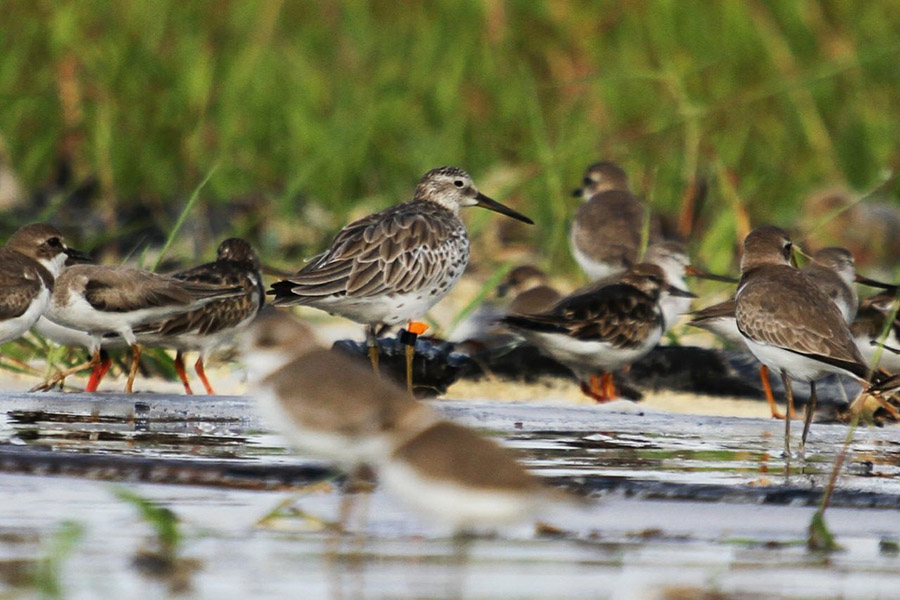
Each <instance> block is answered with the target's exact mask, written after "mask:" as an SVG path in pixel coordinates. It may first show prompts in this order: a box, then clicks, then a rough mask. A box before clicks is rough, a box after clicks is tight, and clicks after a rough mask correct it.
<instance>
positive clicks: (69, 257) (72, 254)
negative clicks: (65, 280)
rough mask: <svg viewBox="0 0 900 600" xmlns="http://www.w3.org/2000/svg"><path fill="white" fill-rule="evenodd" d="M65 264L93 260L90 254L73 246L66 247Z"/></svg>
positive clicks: (80, 263)
mask: <svg viewBox="0 0 900 600" xmlns="http://www.w3.org/2000/svg"><path fill="white" fill-rule="evenodd" d="M65 252H66V266H72V265H86V264H91V263H93V262H94V259H93V258H91V255H90V254H88V253H87V252H82V251H81V250H76V249H75V248H66V250H65Z"/></svg>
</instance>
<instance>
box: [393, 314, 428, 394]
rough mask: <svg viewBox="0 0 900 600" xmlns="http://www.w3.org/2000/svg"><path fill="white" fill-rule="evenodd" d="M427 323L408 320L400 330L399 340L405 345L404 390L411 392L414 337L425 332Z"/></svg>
mask: <svg viewBox="0 0 900 600" xmlns="http://www.w3.org/2000/svg"><path fill="white" fill-rule="evenodd" d="M427 329H428V325H426V324H425V323H421V322H419V321H409V322H408V323H407V324H406V330H404V331H401V332H400V342H401V343H402V344H403V345H404V346H406V391H407V392H409V395H410V396H412V393H413V358H414V357H415V355H416V339H417V338H418V337H419V335H421V334H423V333H425V331H426V330H427Z"/></svg>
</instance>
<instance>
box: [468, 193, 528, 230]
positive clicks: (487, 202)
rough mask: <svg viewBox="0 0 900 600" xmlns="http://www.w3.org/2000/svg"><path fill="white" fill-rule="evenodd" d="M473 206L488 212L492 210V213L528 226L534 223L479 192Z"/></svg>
mask: <svg viewBox="0 0 900 600" xmlns="http://www.w3.org/2000/svg"><path fill="white" fill-rule="evenodd" d="M475 205H476V206H480V207H482V208H486V209H488V210H492V211H494V212H498V213H500V214H501V215H506V216H507V217H512V218H513V219H516V220H518V221H522V222H523V223H528V224H529V225H534V221H532V220H531V219H529V218H528V217H526V216H525V215H523V214H521V213H518V212H516V211H514V210H513V209H511V208H509V207H508V206H504V205H502V204H500V203H499V202H497V201H496V200H492V199H491V198H488V197H487V196H485V195H484V194H482V193H481V192H478V195H477V196H475Z"/></svg>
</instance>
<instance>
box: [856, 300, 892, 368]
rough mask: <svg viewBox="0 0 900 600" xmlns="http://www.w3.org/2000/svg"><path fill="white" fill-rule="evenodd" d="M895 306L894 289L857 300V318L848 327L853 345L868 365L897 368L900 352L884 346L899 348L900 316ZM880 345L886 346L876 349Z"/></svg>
mask: <svg viewBox="0 0 900 600" xmlns="http://www.w3.org/2000/svg"><path fill="white" fill-rule="evenodd" d="M896 307H897V293H896V292H894V291H886V292H881V293H880V294H876V295H874V296H871V297H869V298H866V299H865V300H863V301H862V304H860V307H859V311H858V312H857V315H856V320H855V321H853V325H851V327H850V331H851V332H852V333H853V338H854V339H855V340H856V346H857V348H859V351H860V354H862V355H863V357H865V359H866V362H867V363H868V364H869V367H870V368H873V369H874V368H876V367H877V368H883V369H885V370H887V371H889V372H891V373H897V372H900V355H898V354H896V353H895V352H891V351H890V350H886V349H887V348H900V319H898V318H897V315H896ZM890 319H893V320H890ZM889 320H890V321H889ZM882 338H883V339H882ZM881 345H883V346H884V347H885V349H882V350H880V351H879V346H881Z"/></svg>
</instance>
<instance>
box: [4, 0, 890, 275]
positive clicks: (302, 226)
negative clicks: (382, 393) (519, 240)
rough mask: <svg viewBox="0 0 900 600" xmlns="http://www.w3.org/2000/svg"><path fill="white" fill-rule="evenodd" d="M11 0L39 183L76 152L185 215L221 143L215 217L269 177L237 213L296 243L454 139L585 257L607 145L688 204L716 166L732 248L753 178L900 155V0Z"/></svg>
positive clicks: (448, 153)
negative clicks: (583, 212) (400, 0)
mask: <svg viewBox="0 0 900 600" xmlns="http://www.w3.org/2000/svg"><path fill="white" fill-rule="evenodd" d="M4 13H5V18H6V20H7V21H8V22H10V23H16V26H15V27H7V28H5V29H4V31H3V33H2V34H0V144H2V145H3V146H5V149H6V152H7V153H8V156H9V160H10V162H11V164H12V167H13V169H14V170H15V172H16V173H17V174H18V175H19V176H20V177H21V179H22V181H23V183H24V184H25V187H26V188H28V189H35V188H38V187H41V186H42V185H43V184H44V183H45V182H46V181H47V180H48V179H49V178H50V177H51V175H52V172H53V169H54V165H55V164H56V162H57V161H58V160H59V158H60V157H65V158H66V159H68V160H69V161H71V164H72V166H73V168H74V170H75V173H76V175H77V179H84V178H86V177H88V176H94V177H96V179H97V181H98V182H99V187H100V196H101V198H102V199H103V202H104V206H105V208H106V209H107V210H117V209H118V210H121V209H122V208H123V207H126V206H128V205H134V204H137V203H142V204H145V205H147V206H149V207H150V208H151V210H154V211H155V213H154V214H155V215H157V218H158V219H159V220H161V221H162V223H161V226H162V228H163V230H164V231H171V230H172V229H173V227H174V222H175V219H176V217H177V215H178V214H179V212H180V207H181V206H183V204H184V202H185V201H186V198H187V197H188V196H189V195H190V193H191V191H192V190H194V189H195V188H196V187H197V186H198V184H199V183H200V182H201V181H202V180H203V178H204V177H205V176H206V174H208V173H209V172H210V171H211V169H212V167H213V166H214V165H220V168H219V169H218V171H217V172H216V174H215V177H213V178H212V179H211V180H210V181H209V182H208V184H207V186H206V187H204V188H203V190H202V193H201V198H200V203H201V204H202V205H203V207H204V210H203V211H201V212H200V214H199V216H198V217H197V218H198V219H202V218H203V215H204V214H208V212H209V211H214V210H216V209H218V208H220V207H223V206H225V205H228V204H229V203H232V202H233V201H234V200H235V199H242V200H246V199H248V198H250V199H252V200H253V202H254V205H255V206H256V209H255V210H254V211H251V214H250V215H249V216H247V217H244V218H242V219H235V221H234V223H233V227H234V229H235V231H233V232H232V233H235V234H244V233H247V232H254V231H255V232H257V233H256V235H257V237H258V238H259V239H256V240H255V241H256V242H257V243H260V244H261V247H262V249H263V252H264V254H265V253H268V254H273V253H274V252H275V249H276V248H279V247H287V248H288V249H289V250H288V256H285V257H284V260H285V261H295V260H296V259H299V257H300V255H302V254H306V253H308V252H310V251H311V250H312V249H314V248H317V247H320V246H321V245H322V244H323V243H325V241H327V238H328V236H329V235H330V234H332V233H333V232H334V231H335V230H336V229H337V228H338V227H340V226H341V225H342V224H343V223H344V222H346V220H347V219H349V218H351V217H352V216H358V215H359V214H360V213H363V212H365V211H369V210H372V209H375V208H380V207H383V206H386V205H389V204H392V203H394V202H396V201H399V200H403V199H407V198H408V197H409V196H410V193H411V191H412V189H413V186H414V185H415V182H416V181H417V179H418V178H419V176H420V175H421V174H422V173H424V172H425V171H426V170H428V169H429V168H431V167H434V166H438V165H442V164H456V165H459V166H462V167H464V168H466V169H467V170H469V171H470V172H471V173H472V174H473V176H474V177H475V180H476V182H477V183H479V184H480V186H481V187H482V190H483V191H485V192H486V193H487V194H489V195H493V196H495V197H497V198H498V199H499V200H502V201H506V202H510V203H511V204H513V205H514V206H516V207H517V208H519V209H521V210H523V211H525V212H526V213H528V214H530V215H532V216H533V217H535V220H536V221H538V226H537V227H535V228H534V229H533V230H528V231H527V232H526V235H529V236H532V239H533V240H535V241H537V240H540V242H541V248H542V249H543V256H544V259H545V260H546V262H547V264H548V266H552V267H555V268H557V269H564V270H572V269H573V264H572V262H571V260H570V259H569V257H568V251H567V247H566V242H565V230H566V219H567V218H568V217H569V215H570V214H571V212H572V209H573V203H572V200H571V199H569V198H568V191H569V190H570V189H571V188H572V187H574V185H576V184H577V182H578V180H579V179H580V177H581V174H582V171H583V169H584V168H585V167H586V166H587V164H589V163H590V162H593V161H595V160H597V159H600V158H614V159H616V160H618V161H620V162H621V163H622V164H623V165H624V166H625V167H626V168H627V169H628V171H629V172H630V173H631V174H632V177H633V180H634V181H635V182H636V183H637V187H638V188H639V189H640V190H641V191H642V192H643V193H644V194H645V195H647V196H648V197H652V199H653V202H654V204H655V206H656V207H657V208H658V209H659V210H661V211H663V212H667V213H670V214H672V213H675V212H677V210H678V206H679V203H680V199H681V196H682V193H683V190H684V188H685V186H686V185H688V183H689V181H690V180H691V178H692V177H693V176H694V175H695V174H701V175H704V176H707V177H710V178H711V180H712V181H711V184H710V195H709V198H708V200H707V203H706V214H705V215H704V217H705V221H706V222H707V223H709V228H708V236H709V237H710V241H709V242H707V241H706V240H703V241H701V242H699V243H697V244H696V249H697V250H698V251H699V253H700V257H701V259H702V260H704V261H707V262H710V263H716V262H718V263H721V262H722V261H723V259H721V258H718V257H719V256H720V255H721V249H722V246H723V245H730V244H733V242H734V236H733V231H734V230H735V228H736V222H735V220H736V214H737V213H735V211H734V210H733V202H734V199H735V198H739V199H740V200H741V201H742V202H743V203H744V204H745V205H746V207H747V208H748V210H749V212H750V216H751V219H752V221H753V222H754V223H761V222H778V223H782V224H785V223H787V224H790V223H792V222H793V221H794V219H795V218H796V217H797V214H798V209H799V201H800V200H801V199H802V198H804V197H805V196H806V195H807V194H809V193H810V192H812V191H814V190H816V189H818V188H820V187H822V186H823V185H828V184H834V183H843V184H847V185H849V186H852V187H853V188H856V189H867V188H869V187H871V186H872V185H873V184H874V183H876V182H877V181H879V179H880V177H881V174H882V172H883V171H884V170H885V169H896V168H897V167H898V166H900V150H898V146H897V143H896V141H897V140H898V139H900V112H898V111H897V110H896V101H897V98H898V91H900V69H898V68H897V63H898V59H900V41H898V40H900V4H897V3H890V2H864V3H856V2H854V3H847V2H841V1H823V2H812V1H809V2H780V1H771V2H766V1H761V0H760V1H749V0H748V1H744V0H740V1H739V0H732V1H726V0H723V1H721V2H708V1H705V0H654V1H651V0H645V1H641V0H635V1H632V2H627V3H623V4H620V3H613V2H589V1H570V2H563V1H555V0H548V1H546V2H540V1H537V0H534V1H522V0H506V1H505V0H484V1H482V0H477V1H476V0H468V1H466V0H452V1H451V0H433V1H428V2H407V3H404V4H403V5H402V8H401V9H400V10H398V9H397V6H396V3H395V2H393V1H386V0H385V1H372V2H346V3H332V2H277V1H275V2H264V1H254V0H246V1H240V2H238V1H230V2H229V1H222V2H210V3H195V2H175V1H172V0H159V1H158V2H149V3H147V2H143V3H130V2H126V3H119V2H110V1H106V0H85V1H83V2H77V3H75V2H70V3H61V4H60V5H56V4H54V3H34V2H27V1H24V0H12V1H11V2H7V3H6V4H5V5H4ZM723 175H728V176H730V177H731V178H732V180H731V181H730V182H728V183H727V184H723V183H722V182H720V181H719V180H720V179H721V178H722V177H723ZM898 185H900V184H898V183H897V182H896V181H894V182H893V183H891V184H890V185H889V189H888V190H887V191H888V192H889V193H891V195H892V196H896V194H897V192H898ZM728 188H732V189H728ZM172 206H175V208H174V209H172V208H171V207H172ZM49 212H50V213H51V214H48V215H47V216H48V217H49V218H51V219H52V217H53V214H52V212H53V210H52V209H51V210H50V211H49ZM485 219H488V217H479V218H477V219H472V220H473V221H477V223H478V224H482V227H484V226H485V225H483V224H484V223H486V222H487V221H485ZM491 219H499V217H496V216H492V217H491ZM62 225H66V226H69V227H71V228H75V229H77V224H75V223H63V224H62ZM209 251H210V252H211V249H210V250H209ZM282 256H283V255H282ZM729 258H730V257H729ZM486 259H487V257H485V256H478V255H476V256H475V260H481V261H484V260H486ZM291 264H294V262H291ZM715 266H719V267H720V268H721V267H722V266H725V265H715Z"/></svg>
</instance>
